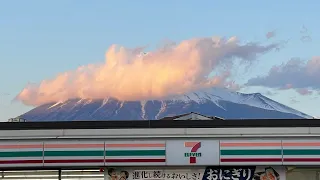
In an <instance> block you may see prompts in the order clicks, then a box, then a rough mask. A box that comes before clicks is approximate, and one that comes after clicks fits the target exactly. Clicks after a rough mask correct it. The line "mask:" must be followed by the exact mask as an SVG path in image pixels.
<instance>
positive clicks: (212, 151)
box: [166, 140, 219, 166]
mask: <svg viewBox="0 0 320 180" xmlns="http://www.w3.org/2000/svg"><path fill="white" fill-rule="evenodd" d="M166 157H167V158H166V160H167V165H169V166H170V165H219V141H216V140H188V141H183V140H172V141H171V140H170V141H169V140H168V141H167V142H166Z"/></svg>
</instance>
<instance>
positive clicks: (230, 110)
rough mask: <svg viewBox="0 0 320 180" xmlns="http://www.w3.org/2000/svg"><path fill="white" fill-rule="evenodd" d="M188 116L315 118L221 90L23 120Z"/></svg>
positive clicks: (108, 103)
mask: <svg viewBox="0 0 320 180" xmlns="http://www.w3.org/2000/svg"><path fill="white" fill-rule="evenodd" d="M189 112H198V113H200V114H204V115H208V116H219V117H223V118H225V119H247V118H250V119H251V118H259V119H261V118H278V119H282V118H294V119H296V118H312V117H311V116H309V115H307V114H304V113H302V112H299V111H297V110H294V109H292V108H289V107H287V106H285V105H283V104H280V103H278V102H276V101H273V100H271V99H269V98H267V97H265V96H263V95H261V94H259V93H253V94H243V93H239V92H231V91H228V90H226V89H220V88H212V89H206V90H201V91H197V92H192V93H188V94H185V95H180V96H175V97H171V98H168V99H167V100H161V101H160V100H150V101H118V100H116V99H113V98H106V99H102V100H89V99H72V100H68V101H65V102H58V103H51V104H46V105H42V106H39V107H37V108H35V109H33V110H31V111H29V112H27V113H25V114H23V115H22V117H23V118H25V119H27V120H29V121H72V120H143V119H150V120H153V119H160V118H163V117H166V116H173V115H178V114H184V113H189Z"/></svg>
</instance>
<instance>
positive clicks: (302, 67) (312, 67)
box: [246, 56, 320, 95]
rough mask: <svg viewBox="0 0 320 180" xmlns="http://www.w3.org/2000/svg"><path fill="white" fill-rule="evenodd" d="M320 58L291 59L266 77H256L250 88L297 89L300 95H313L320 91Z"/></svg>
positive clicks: (251, 81)
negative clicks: (307, 59) (314, 91)
mask: <svg viewBox="0 0 320 180" xmlns="http://www.w3.org/2000/svg"><path fill="white" fill-rule="evenodd" d="M319 77H320V56H316V57H313V58H312V59H310V60H309V61H303V60H301V59H297V58H294V59H291V60H290V61H288V62H287V63H284V64H282V65H280V66H274V67H273V68H271V69H270V71H269V73H268V74H267V75H266V76H260V77H255V78H252V79H250V80H248V82H247V83H246V85H248V86H264V87H270V88H278V89H295V90H297V92H299V93H300V94H304V95H307V94H312V92H311V91H312V90H320V78H319Z"/></svg>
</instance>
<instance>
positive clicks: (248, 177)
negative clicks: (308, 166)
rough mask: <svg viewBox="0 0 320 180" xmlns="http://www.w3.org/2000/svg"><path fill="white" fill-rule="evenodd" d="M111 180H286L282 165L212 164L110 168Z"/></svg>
mask: <svg viewBox="0 0 320 180" xmlns="http://www.w3.org/2000/svg"><path fill="white" fill-rule="evenodd" d="M106 173H107V174H108V175H109V179H110V180H285V179H286V173H285V168H284V167H281V166H275V167H271V166H265V167H264V166H210V167H204V168H195V169H194V168H186V169H180V168H179V169H173V168H163V167H161V168H152V169H150V168H146V169H143V168H142V169H140V168H139V169H121V168H109V169H108V172H106Z"/></svg>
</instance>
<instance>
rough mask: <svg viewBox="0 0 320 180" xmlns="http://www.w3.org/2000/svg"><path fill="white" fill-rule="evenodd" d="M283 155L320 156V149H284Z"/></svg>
mask: <svg viewBox="0 0 320 180" xmlns="http://www.w3.org/2000/svg"><path fill="white" fill-rule="evenodd" d="M283 155H297V156H298V155H320V149H284V150H283Z"/></svg>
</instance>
